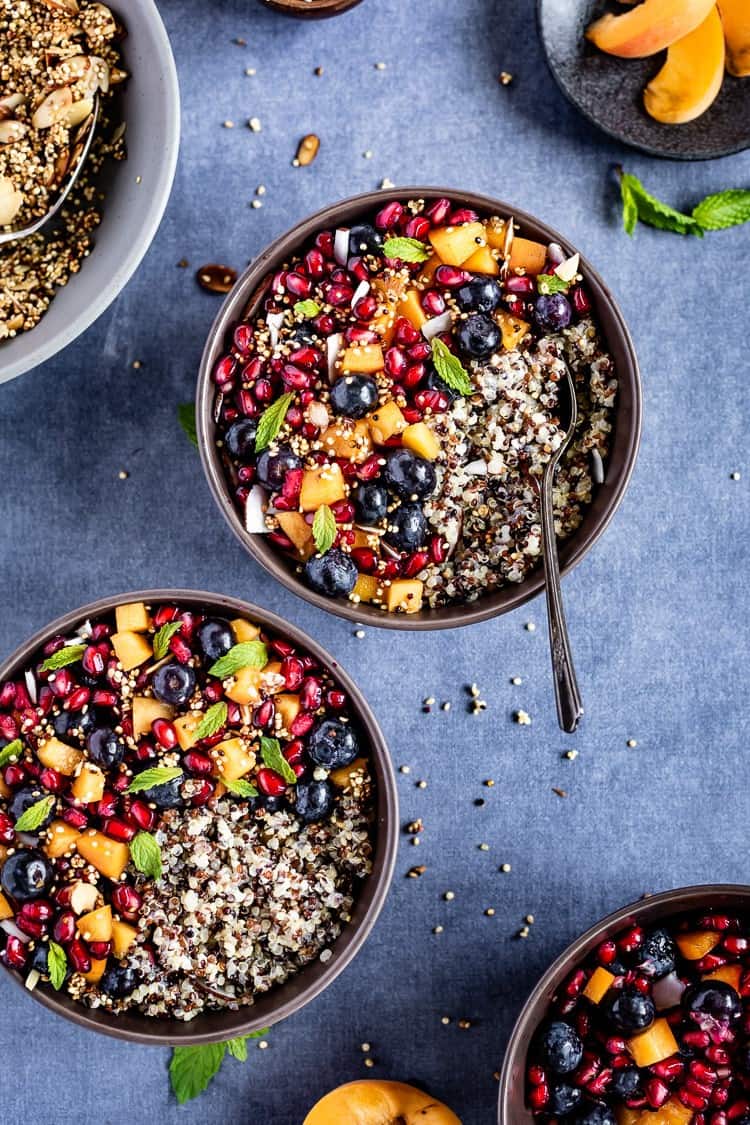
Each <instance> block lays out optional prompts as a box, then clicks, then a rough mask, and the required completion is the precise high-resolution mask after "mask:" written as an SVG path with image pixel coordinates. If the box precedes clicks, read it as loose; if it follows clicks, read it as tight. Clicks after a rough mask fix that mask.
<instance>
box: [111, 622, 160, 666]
mask: <svg viewBox="0 0 750 1125" xmlns="http://www.w3.org/2000/svg"><path fill="white" fill-rule="evenodd" d="M110 640H111V641H112V648H113V649H114V650H115V656H116V657H117V659H118V660H119V661H120V663H121V664H122V666H123V668H124V669H125V671H126V672H129V671H130V670H131V668H137V667H138V665H139V664H145V663H146V661H147V660H150V659H151V657H152V656H153V654H154V650H153V649H152V648H151V645H150V644H149V642H148V641H147V640H146V638H145V637H143V636H141V634H140V633H134V632H132V630H129V631H126V632H123V633H113V634H112V636H111V637H110Z"/></svg>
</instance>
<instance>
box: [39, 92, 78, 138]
mask: <svg viewBox="0 0 750 1125" xmlns="http://www.w3.org/2000/svg"><path fill="white" fill-rule="evenodd" d="M72 104H73V95H72V93H71V92H70V90H69V89H68V87H67V86H60V87H58V89H56V90H53V91H52V92H51V93H49V94H47V97H46V98H45V99H44V101H43V102H42V103H41V104H40V105H38V106H37V107H36V109H35V110H34V113H33V115H32V118H31V124H32V125H33V126H34V128H35V129H49V128H50V127H51V126H52V125H56V124H57V123H58V122H59V121H65V120H66V118H67V116H68V111H69V109H70V107H71V106H72Z"/></svg>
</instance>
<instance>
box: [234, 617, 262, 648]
mask: <svg viewBox="0 0 750 1125" xmlns="http://www.w3.org/2000/svg"><path fill="white" fill-rule="evenodd" d="M229 624H230V625H231V626H232V628H233V629H234V636H235V639H236V641H237V644H242V642H243V641H255V640H257V639H258V637H259V636H260V626H258V625H254V624H253V622H252V621H245V619H244V617H235V619H234V621H230V622H229Z"/></svg>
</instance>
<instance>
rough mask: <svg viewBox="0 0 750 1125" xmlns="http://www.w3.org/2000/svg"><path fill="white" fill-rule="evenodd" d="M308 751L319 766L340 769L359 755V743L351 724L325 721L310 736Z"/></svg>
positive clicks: (330, 720) (332, 720)
mask: <svg viewBox="0 0 750 1125" xmlns="http://www.w3.org/2000/svg"><path fill="white" fill-rule="evenodd" d="M307 750H308V753H309V755H310V757H311V758H312V760H313V761H314V762H315V763H316V764H317V765H319V766H325V767H326V768H327V769H338V768H339V766H348V765H349V763H350V762H353V761H354V759H355V758H356V757H357V754H358V753H359V741H358V739H357V735H356V734H355V732H354V731H353V730H352V728H351V726H350V724H349V723H342V722H341V720H340V719H324V720H323V722H322V723H321V724H320V726H317V727H316V728H315V730H314V731H313V732H312V734H311V735H310V741H309V743H308V747H307Z"/></svg>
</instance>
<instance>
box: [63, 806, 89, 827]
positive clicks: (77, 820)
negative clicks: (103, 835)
mask: <svg viewBox="0 0 750 1125" xmlns="http://www.w3.org/2000/svg"><path fill="white" fill-rule="evenodd" d="M62 818H63V820H64V821H65V823H66V824H69V825H70V826H71V828H77V829H79V831H80V830H81V829H83V828H85V827H86V825H87V824H88V822H89V818H88V817H87V816H86V813H85V812H81V810H80V809H65V811H64V812H63V814H62Z"/></svg>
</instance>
